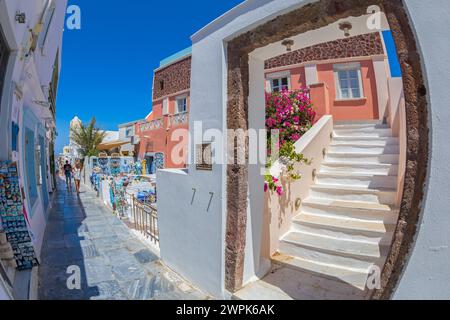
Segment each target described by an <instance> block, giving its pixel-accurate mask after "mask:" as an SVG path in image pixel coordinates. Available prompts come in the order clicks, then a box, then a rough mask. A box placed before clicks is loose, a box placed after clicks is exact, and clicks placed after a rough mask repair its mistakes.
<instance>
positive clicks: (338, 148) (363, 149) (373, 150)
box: [328, 144, 399, 155]
mask: <svg viewBox="0 0 450 320" xmlns="http://www.w3.org/2000/svg"><path fill="white" fill-rule="evenodd" d="M328 152H334V153H341V154H349V153H350V154H351V153H358V154H365V155H367V154H376V155H379V154H399V147H398V145H387V146H374V145H367V144H352V145H351V144H347V145H333V144H332V145H331V146H330V147H329V148H328Z"/></svg>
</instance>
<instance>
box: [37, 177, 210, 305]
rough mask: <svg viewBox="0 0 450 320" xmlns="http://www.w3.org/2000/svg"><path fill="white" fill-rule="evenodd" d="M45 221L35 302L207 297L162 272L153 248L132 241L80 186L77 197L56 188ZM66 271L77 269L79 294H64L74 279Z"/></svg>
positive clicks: (120, 224) (76, 290)
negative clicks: (37, 292) (79, 192)
mask: <svg viewBox="0 0 450 320" xmlns="http://www.w3.org/2000/svg"><path fill="white" fill-rule="evenodd" d="M86 189H87V190H86ZM48 219H49V221H48V225H47V229H46V233H45V238H44V244H43V247H42V254H41V265H40V267H39V299H58V300H86V299H91V300H92V299H95V300H97V299H98V300H149V299H155V300H168V299H170V300H173V299H207V298H208V297H206V296H205V295H203V294H202V293H200V292H199V291H197V290H195V289H193V288H192V287H191V286H190V285H189V284H187V283H186V282H185V281H183V280H182V279H181V278H180V277H178V276H177V275H176V274H174V273H173V272H171V271H170V270H168V269H167V268H166V267H164V266H163V265H162V264H161V262H160V261H159V259H158V256H157V255H156V254H155V253H154V252H153V251H152V248H150V247H148V246H147V245H146V244H145V243H144V242H142V241H141V240H140V239H139V238H137V237H136V236H134V235H133V234H132V232H131V231H130V230H129V229H128V228H127V227H126V226H125V224H124V223H123V222H122V221H120V220H119V219H118V218H116V217H115V216H114V215H113V214H112V212H111V210H109V209H108V208H106V207H105V206H103V204H102V203H100V200H99V199H98V198H97V197H96V194H95V193H94V192H92V191H90V190H89V188H86V187H83V186H82V193H81V194H80V196H79V197H77V195H76V193H75V192H68V191H67V190H66V189H65V185H64V184H63V183H60V185H59V188H58V193H57V194H56V195H55V198H54V203H53V209H52V211H51V213H50V216H49V218H48ZM70 266H78V267H79V270H80V284H81V289H80V290H78V289H74V290H70V289H68V286H67V279H68V278H69V277H70V276H71V275H72V274H73V271H72V272H71V273H67V269H68V267H70ZM71 279H72V278H71ZM70 283H72V282H70Z"/></svg>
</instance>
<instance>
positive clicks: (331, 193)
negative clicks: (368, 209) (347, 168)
mask: <svg viewBox="0 0 450 320" xmlns="http://www.w3.org/2000/svg"><path fill="white" fill-rule="evenodd" d="M310 196H311V197H313V198H323V199H333V200H342V201H357V202H371V203H378V204H388V205H394V204H395V201H396V193H395V192H386V191H379V192H377V193H369V192H367V193H364V192H358V193H354V192H352V191H351V190H348V191H347V190H339V189H328V190H323V189H321V190H318V189H311V192H310Z"/></svg>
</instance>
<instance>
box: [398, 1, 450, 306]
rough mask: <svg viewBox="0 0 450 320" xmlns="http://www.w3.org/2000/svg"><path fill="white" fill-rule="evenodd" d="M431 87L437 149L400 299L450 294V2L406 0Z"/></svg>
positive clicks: (432, 126)
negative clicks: (449, 88) (449, 83)
mask: <svg viewBox="0 0 450 320" xmlns="http://www.w3.org/2000/svg"><path fill="white" fill-rule="evenodd" d="M404 2H405V4H406V6H407V9H408V12H409V15H410V18H411V21H412V24H413V28H414V31H415V33H416V38H417V41H418V45H419V50H420V52H421V56H422V62H423V71H424V72H425V76H426V82H427V89H428V93H429V111H430V129H431V130H430V135H431V141H430V146H431V155H430V162H429V177H428V181H427V187H428V189H427V190H426V194H425V201H424V202H423V204H422V206H423V208H424V210H423V214H422V221H421V224H420V226H419V229H418V234H417V240H416V243H415V245H414V248H413V251H412V255H411V257H410V259H409V261H408V264H407V266H406V269H405V272H404V274H403V276H402V278H401V280H400V283H399V285H398V288H397V290H396V292H395V294H394V298H395V299H449V298H450V232H449V229H450V214H449V213H450V211H449V208H450V196H449V194H450V168H449V160H450V145H449V143H448V142H449V137H450V131H449V127H448V124H449V123H450V91H449V90H448V81H449V74H450V56H449V55H448V53H449V52H450V20H449V19H448V17H449V16H450V2H449V1H448V0H433V1H421V0H405V1H404Z"/></svg>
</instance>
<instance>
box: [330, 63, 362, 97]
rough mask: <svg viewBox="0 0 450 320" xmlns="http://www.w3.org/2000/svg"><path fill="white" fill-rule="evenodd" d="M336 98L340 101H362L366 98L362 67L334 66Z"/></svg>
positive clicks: (354, 65) (346, 64)
mask: <svg viewBox="0 0 450 320" xmlns="http://www.w3.org/2000/svg"><path fill="white" fill-rule="evenodd" d="M334 74H335V81H336V97H337V98H338V99H339V100H349V99H361V98H363V97H364V90H363V85H362V76H361V65H360V64H359V63H345V64H336V65H334Z"/></svg>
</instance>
